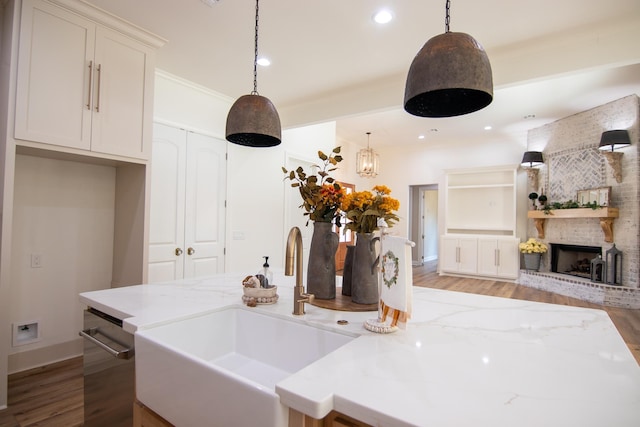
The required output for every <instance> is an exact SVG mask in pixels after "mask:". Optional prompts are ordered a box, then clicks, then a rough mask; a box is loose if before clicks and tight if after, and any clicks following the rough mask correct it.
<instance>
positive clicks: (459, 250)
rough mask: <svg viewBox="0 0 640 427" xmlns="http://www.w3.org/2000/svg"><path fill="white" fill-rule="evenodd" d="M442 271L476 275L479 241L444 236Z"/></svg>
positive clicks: (472, 238)
mask: <svg viewBox="0 0 640 427" xmlns="http://www.w3.org/2000/svg"><path fill="white" fill-rule="evenodd" d="M441 240H442V245H441V248H442V262H441V264H440V265H441V267H440V268H441V271H446V272H450V273H460V274H476V272H477V270H478V239H477V238H475V237H455V236H442V239H441Z"/></svg>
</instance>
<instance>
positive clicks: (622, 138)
mask: <svg viewBox="0 0 640 427" xmlns="http://www.w3.org/2000/svg"><path fill="white" fill-rule="evenodd" d="M630 144H631V138H629V131H627V130H608V131H606V132H602V136H601V137H600V144H599V145H598V148H599V149H600V150H607V151H608V150H611V151H613V150H617V149H619V148H623V147H626V146H627V145H630Z"/></svg>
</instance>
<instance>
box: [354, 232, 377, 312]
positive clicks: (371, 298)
mask: <svg viewBox="0 0 640 427" xmlns="http://www.w3.org/2000/svg"><path fill="white" fill-rule="evenodd" d="M379 240H380V238H379V237H373V233H357V236H356V246H355V252H354V254H353V268H352V270H351V301H353V302H354V303H356V304H376V303H377V302H378V299H379V294H378V268H377V267H378V262H379V260H380V258H379V256H378V255H376V242H377V241H379Z"/></svg>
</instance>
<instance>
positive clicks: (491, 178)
mask: <svg viewBox="0 0 640 427" xmlns="http://www.w3.org/2000/svg"><path fill="white" fill-rule="evenodd" d="M516 170H517V169H516V167H512V166H508V167H496V168H480V169H463V170H455V171H447V175H446V188H445V225H446V233H447V234H460V233H462V234H488V235H498V236H512V237H513V236H515V232H516Z"/></svg>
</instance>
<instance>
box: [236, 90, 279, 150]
mask: <svg viewBox="0 0 640 427" xmlns="http://www.w3.org/2000/svg"><path fill="white" fill-rule="evenodd" d="M226 138H227V141H229V142H232V143H234V144H238V145H244V146H247V147H273V146H276V145H278V144H280V141H281V139H282V136H281V126H280V116H279V115H278V111H277V110H276V107H275V106H274V105H273V103H272V102H271V101H270V100H269V99H268V98H265V97H264V96H260V95H257V94H251V95H243V96H241V97H240V98H238V99H237V100H236V102H234V103H233V105H232V106H231V109H230V110H229V114H228V115H227V130H226Z"/></svg>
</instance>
